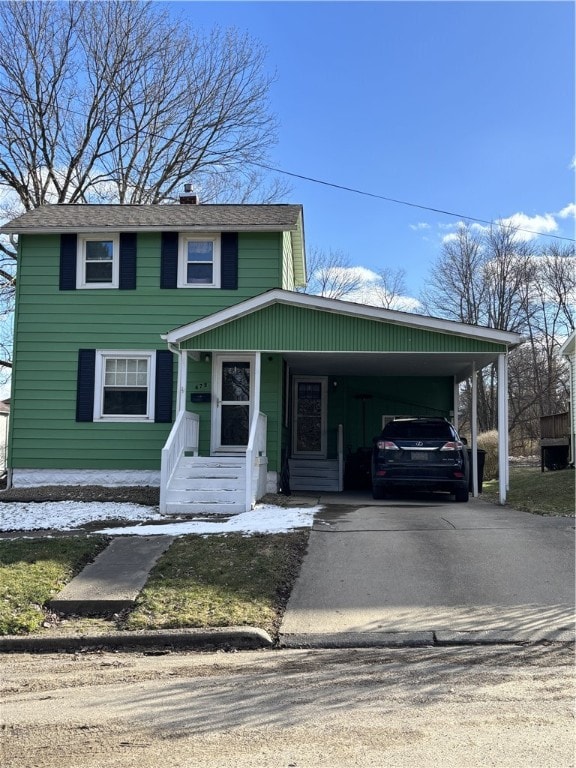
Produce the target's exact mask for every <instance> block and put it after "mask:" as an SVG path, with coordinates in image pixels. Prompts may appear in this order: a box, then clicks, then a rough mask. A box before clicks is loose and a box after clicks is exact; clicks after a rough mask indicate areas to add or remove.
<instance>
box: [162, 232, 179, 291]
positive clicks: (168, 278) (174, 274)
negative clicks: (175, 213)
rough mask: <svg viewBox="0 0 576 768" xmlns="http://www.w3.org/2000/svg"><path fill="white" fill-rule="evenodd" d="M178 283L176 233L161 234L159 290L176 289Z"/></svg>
mask: <svg viewBox="0 0 576 768" xmlns="http://www.w3.org/2000/svg"><path fill="white" fill-rule="evenodd" d="M177 282H178V232H162V250H161V256H160V288H176V286H177Z"/></svg>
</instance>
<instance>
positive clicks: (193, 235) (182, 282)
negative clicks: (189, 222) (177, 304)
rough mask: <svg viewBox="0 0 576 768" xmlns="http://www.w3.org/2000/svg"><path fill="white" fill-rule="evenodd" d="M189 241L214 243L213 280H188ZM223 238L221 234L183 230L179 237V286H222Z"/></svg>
mask: <svg viewBox="0 0 576 768" xmlns="http://www.w3.org/2000/svg"><path fill="white" fill-rule="evenodd" d="M189 242H201V243H202V242H210V243H212V282H211V283H189V282H188V281H187V269H186V267H187V264H188V260H187V254H186V251H187V249H186V245H187V243H189ZM221 263H222V262H221V238H220V234H212V233H207V234H202V233H198V232H181V233H180V237H179V238H178V282H177V287H178V288H220V282H221V277H220V274H221Z"/></svg>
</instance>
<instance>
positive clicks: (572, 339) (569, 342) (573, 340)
mask: <svg viewBox="0 0 576 768" xmlns="http://www.w3.org/2000/svg"><path fill="white" fill-rule="evenodd" d="M575 351H576V331H572V333H571V334H570V336H568V338H567V339H566V341H565V342H564V344H562V346H561V347H560V349H559V350H558V354H559V355H563V356H564V357H569V356H570V355H573V354H574V352H575Z"/></svg>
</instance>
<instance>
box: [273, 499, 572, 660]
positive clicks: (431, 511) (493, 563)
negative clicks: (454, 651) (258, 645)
mask: <svg viewBox="0 0 576 768" xmlns="http://www.w3.org/2000/svg"><path fill="white" fill-rule="evenodd" d="M329 499H330V502H332V503H331V506H329V507H327V508H326V511H325V512H323V513H321V514H320V515H319V516H318V517H317V519H316V521H315V525H314V528H313V531H312V534H311V537H310V541H309V546H308V552H307V555H306V557H305V560H304V563H303V567H302V571H301V574H300V577H299V578H298V580H297V582H296V585H295V587H294V590H293V592H292V596H291V598H290V601H289V604H288V608H287V611H286V614H285V616H284V620H283V622H282V625H281V642H282V644H283V645H285V646H290V645H294V646H301V645H327V644H329V645H339V644H346V645H350V644H356V645H358V644H361V645H377V644H379V642H380V641H381V642H382V644H390V641H391V638H394V637H396V638H397V639H398V640H399V641H402V642H404V641H406V639H407V636H410V637H411V640H412V643H413V644H418V643H419V642H421V643H422V644H429V642H431V641H434V642H454V641H458V640H459V639H460V640H466V639H467V640H469V641H470V642H536V641H541V640H546V639H550V640H570V639H573V637H574V634H573V633H574V519H573V518H562V517H541V516H538V515H531V514H528V513H524V512H518V511H515V510H510V509H506V508H503V507H499V506H496V505H491V504H487V503H485V502H481V501H478V500H473V501H472V500H471V501H470V502H469V503H468V504H456V503H453V502H443V501H430V500H423V501H419V500H405V501H402V500H400V501H398V500H396V501H394V500H392V501H386V502H378V503H372V502H370V505H369V506H368V505H366V503H364V505H362V506H355V503H354V502H361V500H362V495H361V494H359V495H358V499H354V498H351V497H350V498H348V499H345V500H344V499H343V501H346V502H347V503H346V504H345V505H343V506H338V505H337V504H334V503H333V502H334V501H335V498H331V497H330V496H329V495H327V496H325V497H322V498H321V502H323V503H327V502H328V501H329Z"/></svg>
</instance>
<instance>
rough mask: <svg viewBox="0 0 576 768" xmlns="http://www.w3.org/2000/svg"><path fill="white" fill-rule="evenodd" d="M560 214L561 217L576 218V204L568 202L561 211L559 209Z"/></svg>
mask: <svg viewBox="0 0 576 768" xmlns="http://www.w3.org/2000/svg"><path fill="white" fill-rule="evenodd" d="M558 216H559V217H560V218H561V219H567V218H576V204H574V203H568V205H567V206H566V207H565V208H562V210H561V211H558Z"/></svg>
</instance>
